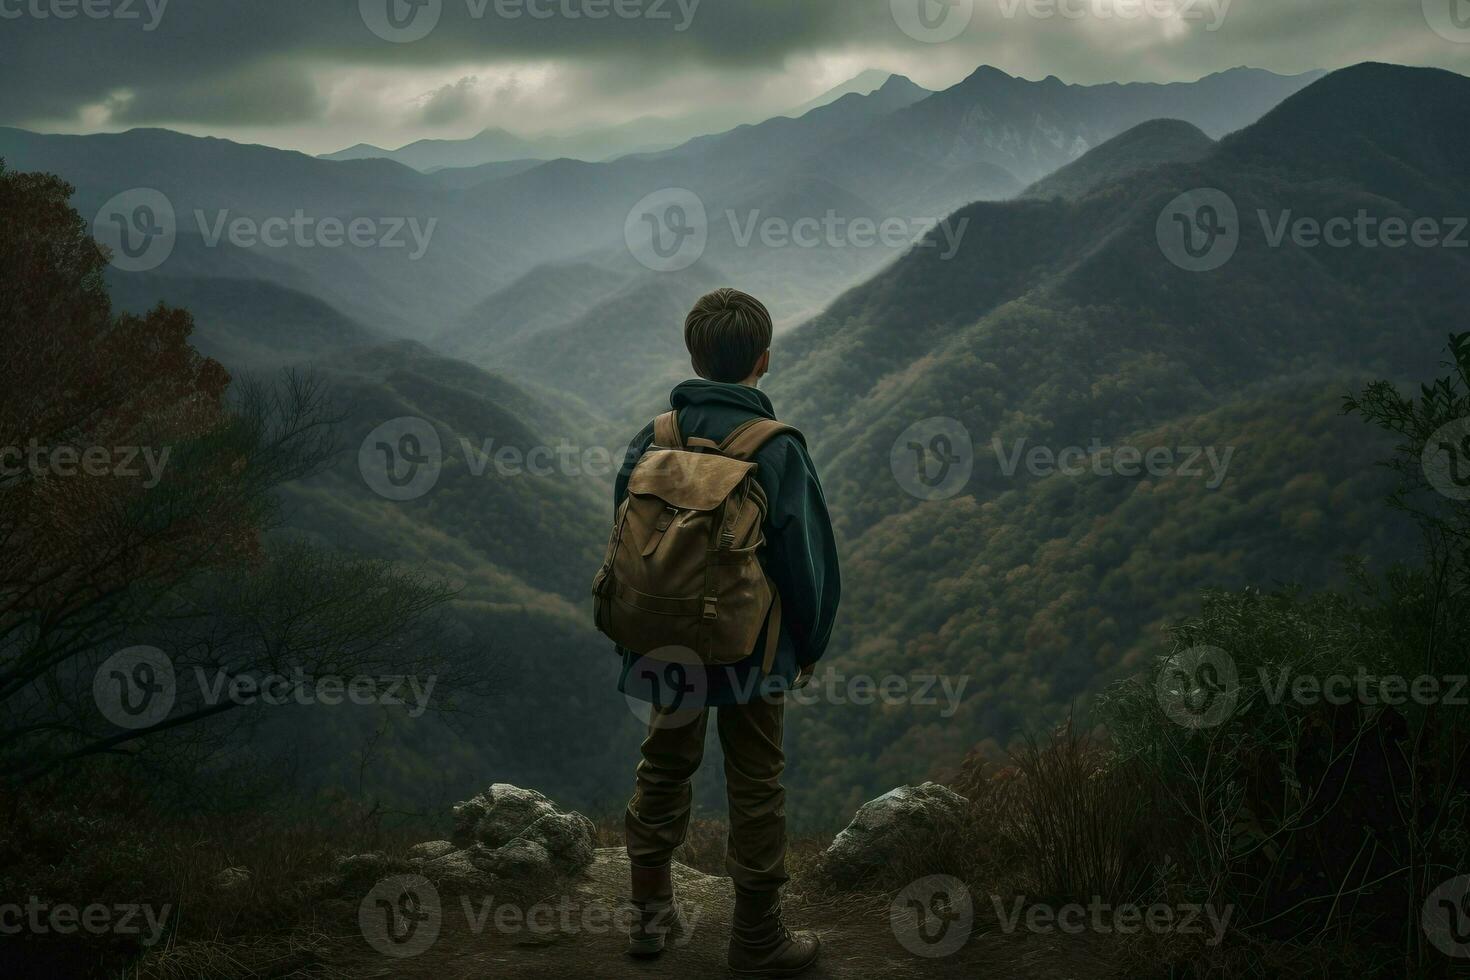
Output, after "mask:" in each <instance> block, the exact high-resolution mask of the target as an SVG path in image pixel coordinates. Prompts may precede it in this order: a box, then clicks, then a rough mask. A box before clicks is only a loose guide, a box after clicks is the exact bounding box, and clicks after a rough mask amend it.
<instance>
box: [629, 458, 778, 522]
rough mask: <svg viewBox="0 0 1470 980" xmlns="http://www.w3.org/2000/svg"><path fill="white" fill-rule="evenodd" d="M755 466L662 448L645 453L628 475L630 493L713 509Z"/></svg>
mask: <svg viewBox="0 0 1470 980" xmlns="http://www.w3.org/2000/svg"><path fill="white" fill-rule="evenodd" d="M754 470H755V464H754V463H747V462H744V461H742V460H738V459H730V458H728V457H725V456H715V455H705V454H702V453H690V452H681V451H679V450H676V449H659V450H653V451H651V452H647V453H644V454H643V458H642V459H640V460H639V461H638V465H637V466H635V467H634V468H633V472H632V474H631V475H629V477H628V493H629V494H630V495H635V496H651V497H657V498H658V499H659V500H662V501H663V502H664V503H666V504H669V505H670V506H672V507H674V508H675V509H676V510H698V511H710V510H714V509H716V508H717V507H719V506H720V505H721V504H723V503H724V502H725V498H726V497H729V496H730V494H732V493H734V492H735V489H736V488H737V487H739V486H740V481H742V480H744V479H745V478H746V476H748V475H749V474H750V473H751V472H752V471H754Z"/></svg>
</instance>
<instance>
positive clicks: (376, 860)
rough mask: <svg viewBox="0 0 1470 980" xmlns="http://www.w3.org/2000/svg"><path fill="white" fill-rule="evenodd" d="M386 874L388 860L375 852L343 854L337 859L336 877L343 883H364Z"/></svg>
mask: <svg viewBox="0 0 1470 980" xmlns="http://www.w3.org/2000/svg"><path fill="white" fill-rule="evenodd" d="M387 873H388V859H387V858H385V857H383V855H381V854H378V853H377V852H370V853H367V854H345V855H343V856H341V857H339V858H337V875H338V877H340V878H341V879H342V880H343V881H347V882H353V881H365V880H368V879H371V878H379V877H382V876H383V875H384V874H387Z"/></svg>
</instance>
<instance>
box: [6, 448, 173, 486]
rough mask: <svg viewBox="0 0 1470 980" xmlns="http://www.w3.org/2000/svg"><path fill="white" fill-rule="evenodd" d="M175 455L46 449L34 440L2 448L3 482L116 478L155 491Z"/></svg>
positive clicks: (168, 450)
mask: <svg viewBox="0 0 1470 980" xmlns="http://www.w3.org/2000/svg"><path fill="white" fill-rule="evenodd" d="M172 453H173V449H172V447H169V446H164V447H163V449H162V450H156V449H154V448H153V447H152V446H95V445H94V446H43V445H41V444H40V441H39V440H36V439H32V440H31V441H30V443H29V444H27V445H25V446H0V478H4V479H16V478H19V477H24V476H30V477H31V478H33V479H37V480H43V479H47V478H48V477H59V478H62V479H70V478H72V477H76V476H85V477H92V478H94V479H101V478H104V477H114V478H117V479H133V480H138V481H139V486H141V487H142V488H143V489H144V490H152V489H153V488H155V487H157V486H158V485H159V484H160V483H162V482H163V471H164V468H165V467H167V466H168V459H169V456H170V455H171V454H172Z"/></svg>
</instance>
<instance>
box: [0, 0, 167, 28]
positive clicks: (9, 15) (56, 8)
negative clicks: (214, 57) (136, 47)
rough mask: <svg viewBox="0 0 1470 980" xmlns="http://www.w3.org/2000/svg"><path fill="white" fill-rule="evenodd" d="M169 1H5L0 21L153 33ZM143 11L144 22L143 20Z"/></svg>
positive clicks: (0, 13)
mask: <svg viewBox="0 0 1470 980" xmlns="http://www.w3.org/2000/svg"><path fill="white" fill-rule="evenodd" d="M168 4H169V0H6V2H0V20H20V19H21V18H22V17H30V18H32V19H34V20H76V19H77V17H85V18H87V19H88V20H119V21H129V20H132V21H140V22H141V23H142V27H143V30H144V31H149V32H151V31H155V30H157V29H158V25H159V24H161V23H162V22H163V14H164V11H166V10H167V9H168ZM144 11H146V12H147V14H148V19H147V20H146V21H144V20H143V14H144Z"/></svg>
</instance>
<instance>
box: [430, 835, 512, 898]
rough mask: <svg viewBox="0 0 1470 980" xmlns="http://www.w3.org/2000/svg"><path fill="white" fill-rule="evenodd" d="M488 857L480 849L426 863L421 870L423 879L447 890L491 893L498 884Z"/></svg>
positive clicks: (470, 848) (487, 851)
mask: <svg viewBox="0 0 1470 980" xmlns="http://www.w3.org/2000/svg"><path fill="white" fill-rule="evenodd" d="M489 854H490V851H489V850H488V849H487V848H483V847H480V846H478V845H476V846H474V847H467V848H463V849H461V850H456V851H450V852H449V853H447V854H441V855H440V856H439V857H436V858H434V859H433V860H430V861H425V862H424V863H423V864H422V865H421V866H420V870H421V871H422V872H423V875H424V877H426V878H428V879H429V880H430V881H432V882H433V883H434V884H436V885H439V886H441V887H444V888H453V889H458V890H461V891H484V892H489V891H493V890H494V888H495V884H496V877H495V872H494V871H493V870H490V864H491V862H490V860H489V857H488V855H489Z"/></svg>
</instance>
